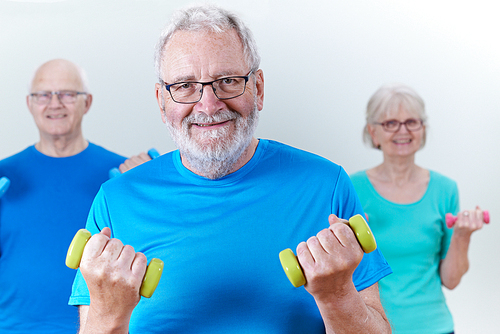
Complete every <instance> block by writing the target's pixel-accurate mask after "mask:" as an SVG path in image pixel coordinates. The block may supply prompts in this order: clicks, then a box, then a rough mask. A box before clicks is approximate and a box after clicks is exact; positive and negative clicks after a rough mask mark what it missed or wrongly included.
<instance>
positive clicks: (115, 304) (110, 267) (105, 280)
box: [80, 227, 147, 333]
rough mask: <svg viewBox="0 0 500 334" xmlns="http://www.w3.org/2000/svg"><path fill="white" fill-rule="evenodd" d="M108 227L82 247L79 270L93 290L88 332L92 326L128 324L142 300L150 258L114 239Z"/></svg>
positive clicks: (118, 326) (110, 326)
mask: <svg viewBox="0 0 500 334" xmlns="http://www.w3.org/2000/svg"><path fill="white" fill-rule="evenodd" d="M110 236H111V230H110V229H109V228H107V227H105V228H104V229H103V230H102V231H101V232H100V233H98V234H95V235H93V236H92V237H91V238H90V239H89V241H88V242H87V245H86V246H85V249H84V251H83V255H82V260H81V262H80V271H81V273H82V275H83V277H84V279H85V282H86V283H87V287H88V289H89V293H90V307H89V309H88V314H87V319H81V320H83V322H84V323H86V325H85V332H87V330H90V329H91V328H94V329H97V328H101V329H102V328H103V327H102V326H104V327H106V328H108V327H109V328H115V329H118V328H121V329H124V328H123V326H126V327H127V330H128V323H129V320H130V316H131V315H132V311H133V310H134V308H135V306H136V305H137V304H138V303H139V301H140V299H141V296H140V294H139V291H140V288H141V284H142V280H143V278H144V274H145V273H146V266H147V259H146V256H145V255H144V254H142V253H136V252H135V250H134V248H133V247H132V246H129V245H125V246H124V245H123V243H122V242H121V241H120V240H118V239H111V238H110ZM96 326H97V327H96ZM125 333H126V331H125Z"/></svg>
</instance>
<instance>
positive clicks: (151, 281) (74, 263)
mask: <svg viewBox="0 0 500 334" xmlns="http://www.w3.org/2000/svg"><path fill="white" fill-rule="evenodd" d="M90 237H91V234H90V232H89V231H87V230H86V229H81V230H78V232H76V234H75V236H74V237H73V241H71V244H70V245H69V248H68V253H67V254H66V266H68V267H69V268H71V269H77V268H78V267H79V266H80V261H81V259H82V255H83V249H84V248H85V245H86V244H87V241H88V240H89V239H90ZM162 273H163V261H162V260H160V259H157V258H154V259H152V260H151V262H149V265H148V268H147V269H146V274H145V275H144V279H143V281H142V285H141V291H140V294H141V296H144V297H146V298H149V297H151V296H152V295H153V292H155V290H156V287H157V286H158V283H159V282H160V278H161V274H162Z"/></svg>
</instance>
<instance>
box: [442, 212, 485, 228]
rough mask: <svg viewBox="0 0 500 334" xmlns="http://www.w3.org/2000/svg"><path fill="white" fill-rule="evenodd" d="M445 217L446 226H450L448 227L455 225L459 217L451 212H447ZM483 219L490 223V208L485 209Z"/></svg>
mask: <svg viewBox="0 0 500 334" xmlns="http://www.w3.org/2000/svg"><path fill="white" fill-rule="evenodd" d="M445 219H446V226H448V228H451V227H453V225H455V222H456V221H457V217H455V216H453V215H452V214H451V213H447V214H446V216H445ZM483 220H484V223H485V224H489V223H490V213H489V212H488V210H484V211H483Z"/></svg>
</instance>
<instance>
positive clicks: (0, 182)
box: [0, 176, 10, 197]
mask: <svg viewBox="0 0 500 334" xmlns="http://www.w3.org/2000/svg"><path fill="white" fill-rule="evenodd" d="M9 186H10V180H9V179H8V178H6V177H5V176H3V177H0V197H2V196H3V194H5V192H6V191H7V189H9Z"/></svg>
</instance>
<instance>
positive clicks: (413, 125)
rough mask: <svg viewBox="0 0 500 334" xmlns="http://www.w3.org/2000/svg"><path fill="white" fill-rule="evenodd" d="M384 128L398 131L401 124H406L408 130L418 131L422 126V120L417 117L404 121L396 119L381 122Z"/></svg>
mask: <svg viewBox="0 0 500 334" xmlns="http://www.w3.org/2000/svg"><path fill="white" fill-rule="evenodd" d="M380 124H381V125H382V127H383V128H384V130H386V131H389V132H398V131H399V129H400V128H401V125H403V124H404V126H405V127H406V129H407V130H408V131H417V130H420V128H421V127H422V120H420V119H416V118H409V119H407V120H406V121H404V122H400V121H397V120H395V119H392V120H389V121H385V122H382V123H380Z"/></svg>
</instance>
